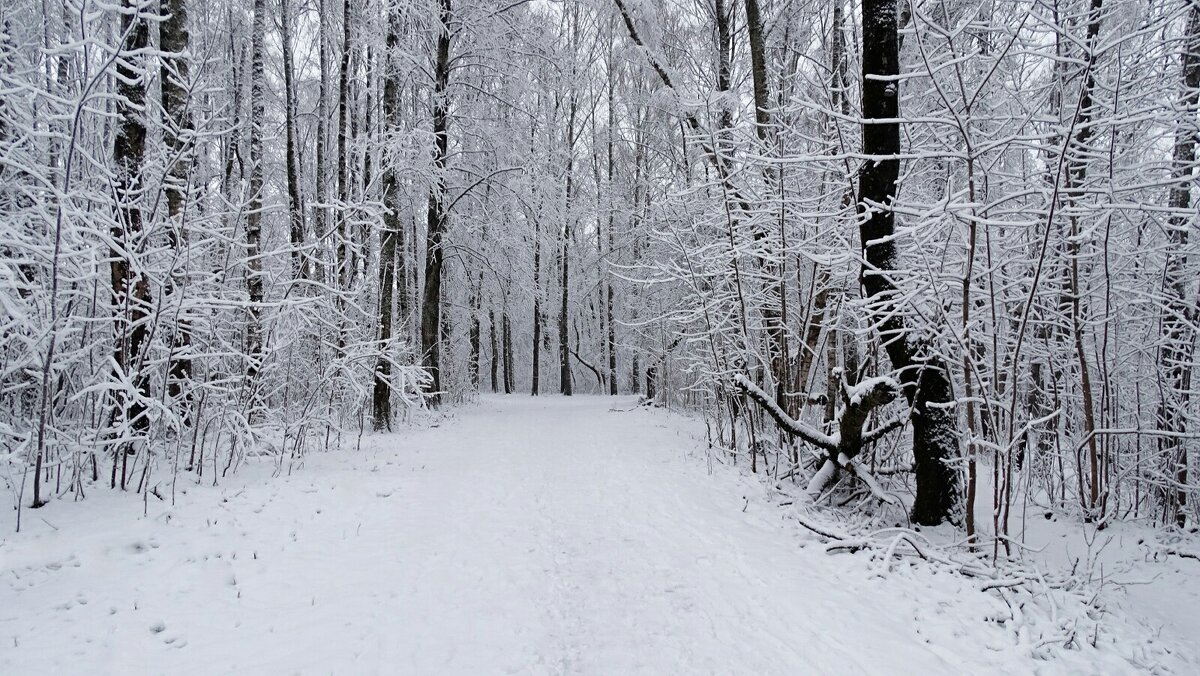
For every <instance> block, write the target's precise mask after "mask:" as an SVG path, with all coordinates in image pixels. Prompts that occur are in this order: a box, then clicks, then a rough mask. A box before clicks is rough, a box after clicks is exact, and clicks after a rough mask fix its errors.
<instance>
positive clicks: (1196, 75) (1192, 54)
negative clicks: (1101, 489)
mask: <svg viewBox="0 0 1200 676" xmlns="http://www.w3.org/2000/svg"><path fill="white" fill-rule="evenodd" d="M1184 45H1185V51H1184V53H1183V55H1182V57H1181V58H1180V61H1181V64H1180V66H1181V67H1180V70H1181V71H1182V80H1183V91H1184V96H1183V102H1184V107H1183V111H1182V114H1183V118H1182V119H1180V120H1178V121H1177V122H1176V124H1177V126H1176V128H1175V149H1174V152H1173V154H1172V162H1171V164H1172V167H1171V174H1172V175H1171V178H1172V179H1173V180H1174V181H1176V183H1175V185H1173V186H1172V187H1171V193H1170V196H1169V198H1168V199H1169V205H1170V207H1171V209H1172V215H1171V217H1170V220H1169V225H1170V227H1168V228H1167V237H1168V238H1169V239H1170V243H1171V246H1170V247H1169V248H1168V251H1167V263H1166V274H1165V275H1164V279H1163V281H1164V288H1163V291H1164V295H1165V297H1166V308H1165V310H1166V311H1165V312H1164V313H1163V335H1164V338H1165V343H1164V345H1163V347H1162V349H1161V350H1160V352H1159V357H1158V358H1159V364H1160V368H1161V369H1162V370H1163V371H1164V372H1165V374H1166V383H1165V384H1166V387H1164V388H1163V392H1162V395H1161V396H1162V399H1161V401H1160V402H1159V406H1158V416H1157V417H1158V428H1159V429H1160V430H1162V431H1164V432H1170V433H1172V434H1179V435H1183V434H1185V433H1186V432H1187V415H1188V414H1187V410H1188V406H1189V403H1190V399H1191V382H1192V364H1193V353H1194V348H1193V346H1194V344H1195V329H1194V326H1195V321H1196V311H1195V310H1194V309H1192V308H1190V307H1189V306H1188V303H1187V297H1188V284H1189V281H1190V280H1189V279H1188V276H1187V267H1188V266H1187V262H1188V260H1187V254H1186V253H1185V252H1186V251H1187V245H1188V239H1189V238H1188V234H1189V232H1190V231H1191V229H1192V228H1193V227H1194V223H1193V217H1191V216H1190V215H1189V214H1190V212H1191V211H1192V199H1191V189H1192V182H1193V177H1192V172H1193V167H1194V166H1195V163H1196V115H1197V110H1198V108H1200V3H1196V2H1193V3H1191V8H1190V9H1189V10H1188V23H1187V34H1186V36H1185V42H1184ZM1159 450H1160V452H1161V454H1162V456H1161V457H1162V458H1163V459H1164V460H1165V461H1166V462H1167V470H1168V476H1172V477H1173V478H1174V480H1175V486H1174V488H1173V489H1172V488H1167V489H1164V491H1163V493H1164V498H1165V500H1164V502H1165V503H1166V509H1167V515H1168V517H1167V518H1169V519H1171V520H1173V521H1174V522H1175V524H1176V525H1178V526H1181V527H1182V526H1184V525H1185V524H1186V522H1187V488H1186V487H1187V485H1188V483H1187V482H1188V452H1187V443H1186V441H1184V440H1183V439H1181V438H1179V437H1174V438H1172V437H1164V438H1162V439H1161V440H1160V441H1159Z"/></svg>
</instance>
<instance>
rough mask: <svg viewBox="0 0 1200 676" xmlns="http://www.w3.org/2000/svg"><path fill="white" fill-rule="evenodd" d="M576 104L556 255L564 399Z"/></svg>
mask: <svg viewBox="0 0 1200 676" xmlns="http://www.w3.org/2000/svg"><path fill="white" fill-rule="evenodd" d="M576 108H577V104H576V102H575V97H574V96H572V97H571V104H570V110H569V111H568V113H567V185H566V200H565V204H564V205H563V226H562V237H561V240H560V242H559V248H558V253H559V257H560V259H561V267H560V269H561V271H562V278H561V279H560V280H559V281H560V291H561V296H560V307H559V311H558V386H559V392H561V393H562V394H563V395H565V396H568V397H569V396H571V394H572V393H573V389H574V387H573V383H572V382H571V337H570V332H569V331H568V330H567V328H568V326H569V324H570V321H571V317H570V314H569V313H570V307H569V305H568V294H569V292H570V288H571V274H570V268H571V231H572V228H571V225H572V222H571V221H572V218H573V216H572V214H571V198H572V197H573V196H574V192H575V190H574V189H575V185H574V181H575V112H576Z"/></svg>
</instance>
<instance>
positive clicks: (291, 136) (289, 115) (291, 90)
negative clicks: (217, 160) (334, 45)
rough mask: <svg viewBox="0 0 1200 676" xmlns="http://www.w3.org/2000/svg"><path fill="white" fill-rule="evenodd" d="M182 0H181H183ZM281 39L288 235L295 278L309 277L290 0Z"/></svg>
mask: <svg viewBox="0 0 1200 676" xmlns="http://www.w3.org/2000/svg"><path fill="white" fill-rule="evenodd" d="M180 1H181V0H180ZM279 12H280V21H279V26H280V30H281V35H280V40H281V41H282V43H283V103H284V124H285V127H286V134H287V162H286V164H287V192H288V224H289V228H288V236H289V239H290V241H291V245H292V251H291V257H292V279H293V280H304V279H308V278H309V270H308V253H307V252H306V251H305V249H304V225H305V224H304V196H303V194H302V193H301V191H300V149H299V143H298V141H297V137H296V85H295V74H294V66H293V63H292V28H291V21H292V17H291V10H290V0H280V9H279Z"/></svg>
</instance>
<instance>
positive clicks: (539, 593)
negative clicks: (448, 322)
mask: <svg viewBox="0 0 1200 676" xmlns="http://www.w3.org/2000/svg"><path fill="white" fill-rule="evenodd" d="M702 430H703V428H702V427H701V426H699V425H698V424H697V423H696V422H695V421H692V420H688V419H686V418H683V417H679V416H672V415H671V414H668V413H666V412H664V411H661V410H648V409H645V408H635V407H634V401H633V400H632V399H629V398H620V399H611V398H600V397H575V398H572V399H563V398H558V397H545V398H536V399H535V398H529V397H510V398H499V397H486V398H484V399H483V401H482V402H481V403H480V404H478V405H476V406H471V407H466V408H463V409H459V410H456V411H454V412H453V413H452V414H450V415H449V416H447V417H446V418H444V419H442V420H441V422H440V424H438V425H437V426H436V427H431V428H427V429H421V430H410V431H406V432H404V433H402V434H397V435H384V436H374V437H369V438H368V439H366V440H365V442H364V444H363V448H362V450H361V451H358V452H355V451H343V452H338V453H328V454H321V455H317V456H313V457H310V458H309V459H308V462H307V465H306V466H305V467H304V468H303V469H301V470H299V471H297V472H295V473H293V474H292V475H291V476H284V477H279V478H270V477H269V476H268V475H269V473H270V468H268V467H254V466H253V465H252V466H249V467H246V468H243V469H242V470H241V471H240V472H239V473H238V474H237V475H236V476H235V477H232V478H230V479H227V480H225V481H224V483H223V484H222V485H221V486H219V487H217V488H212V487H209V486H195V485H192V484H190V483H189V484H186V486H187V488H188V490H187V492H186V493H184V492H182V489H183V488H184V486H185V484H183V483H181V484H180V486H179V491H180V492H178V494H177V500H176V504H175V506H173V507H172V506H171V505H170V502H169V501H159V500H157V499H156V498H154V497H151V498H150V499H149V500H148V502H147V505H146V508H147V509H148V515H147V516H145V517H143V516H142V511H143V504H142V502H141V501H140V500H136V499H134V498H133V496H130V495H115V494H112V493H110V492H108V491H103V490H96V491H93V492H92V495H91V496H89V498H88V500H87V501H85V502H82V503H71V502H65V501H64V502H56V503H52V504H51V505H49V506H47V507H46V508H44V509H41V510H38V511H36V512H29V511H27V512H25V514H24V519H25V522H24V526H23V529H22V532H21V533H19V534H13V533H12V524H11V521H10V522H7V523H4V524H0V528H3V530H4V532H5V535H4V536H3V539H2V540H0V674H35V673H36V674H72V673H79V674H85V673H86V674H96V673H123V674H124V673H170V674H186V673H197V674H201V673H202V674H220V673H234V672H237V673H252V674H259V673H264V674H265V673H272V674H273V673H313V674H328V673H337V674H365V673H404V674H492V673H522V674H525V673H532V674H633V673H644V674H666V673H684V674H702V673H713V674H735V673H737V674H808V673H822V674H857V673H911V674H964V673H1097V674H1100V673H1103V674H1119V673H1136V672H1138V671H1140V670H1142V669H1144V668H1145V667H1146V666H1147V665H1149V664H1156V665H1159V666H1160V667H1161V668H1163V669H1166V670H1172V671H1176V672H1179V673H1187V672H1189V671H1191V672H1196V671H1200V663H1198V662H1195V661H1193V660H1194V657H1193V656H1192V655H1191V653H1190V650H1191V648H1190V647H1189V646H1187V645H1185V644H1186V643H1187V639H1186V637H1181V636H1180V635H1168V634H1167V633H1163V634H1161V635H1158V636H1156V635H1155V632H1154V631H1153V628H1148V629H1146V630H1145V631H1140V629H1139V625H1138V623H1137V622H1136V621H1134V620H1129V619H1127V618H1118V619H1120V621H1119V622H1114V623H1113V625H1112V626H1113V627H1115V629H1114V630H1113V631H1115V632H1116V635H1115V636H1114V635H1111V632H1108V631H1107V629H1106V632H1105V633H1106V635H1105V636H1103V637H1101V639H1100V640H1099V641H1098V645H1100V648H1090V647H1087V646H1085V647H1084V648H1082V649H1075V650H1063V651H1058V652H1057V653H1054V655H1055V656H1054V657H1053V659H1038V657H1045V656H1046V653H1045V652H1044V651H1040V650H1032V649H1031V646H1030V644H1029V642H1028V641H1027V640H1024V639H1023V638H1022V636H1021V635H1020V633H1021V632H1020V631H1016V630H1014V628H1013V627H1012V626H1011V625H1012V624H1013V622H1011V621H1010V622H1008V623H1001V622H998V621H997V620H996V618H997V617H1001V616H1004V617H1009V612H1010V611H1009V609H1008V608H1007V606H1006V604H1005V603H1004V602H1003V601H1002V600H1000V599H999V597H998V596H997V595H996V594H995V593H991V592H981V591H979V582H978V581H977V580H972V579H970V578H965V577H961V576H958V575H952V574H948V573H946V572H945V571H944V570H939V569H937V568H935V567H929V566H921V565H915V566H909V565H908V564H904V565H900V566H897V567H896V568H895V569H893V570H892V571H891V572H889V573H888V574H886V575H881V574H879V570H878V565H877V563H875V562H872V561H871V560H870V558H869V557H868V556H865V555H836V556H831V555H829V554H826V553H825V551H824V548H823V547H822V546H821V545H820V543H819V542H818V540H817V539H816V538H815V536H812V535H811V534H809V533H807V532H805V531H803V530H802V529H800V528H798V527H797V526H796V524H795V523H794V522H792V521H790V520H789V519H786V518H783V517H784V516H785V514H784V510H781V508H779V507H778V506H776V504H775V502H774V501H773V500H772V498H771V496H770V495H769V494H768V493H767V492H766V491H764V489H763V488H762V487H761V485H759V484H756V483H755V482H754V481H753V480H752V479H748V478H747V477H745V476H744V475H743V474H741V473H739V472H737V471H731V470H729V469H728V468H719V470H720V471H716V472H710V470H709V468H710V464H709V463H706V462H705V459H704V451H703V445H702V443H701V442H700V434H701V432H702ZM1105 626H1107V625H1105ZM1027 638H1028V637H1027V635H1026V637H1025V639H1027ZM1084 643H1086V642H1084Z"/></svg>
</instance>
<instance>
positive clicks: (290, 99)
mask: <svg viewBox="0 0 1200 676" xmlns="http://www.w3.org/2000/svg"><path fill="white" fill-rule="evenodd" d="M279 11H280V14H281V16H280V17H279V25H280V28H281V29H282V32H281V35H280V40H281V41H282V43H283V104H284V126H285V127H286V134H287V161H286V164H287V192H288V225H289V228H288V236H289V239H290V241H291V244H292V279H294V280H300V279H308V276H309V270H308V253H307V252H306V251H305V249H304V196H303V194H302V193H301V192H300V147H299V143H298V141H297V137H296V85H295V74H294V72H293V70H294V68H293V64H292V29H291V19H292V17H291V10H290V0H280V9H279Z"/></svg>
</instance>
